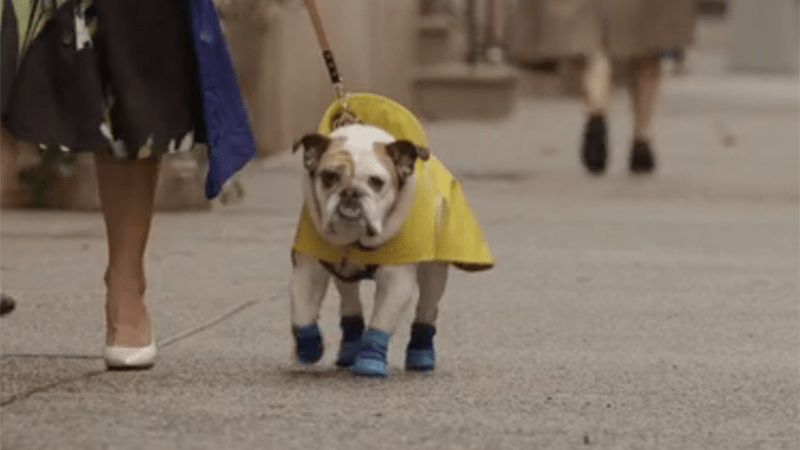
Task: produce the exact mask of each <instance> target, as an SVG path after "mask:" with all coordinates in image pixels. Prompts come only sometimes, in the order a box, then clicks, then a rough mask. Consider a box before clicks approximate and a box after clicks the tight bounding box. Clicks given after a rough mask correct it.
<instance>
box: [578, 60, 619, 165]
mask: <svg viewBox="0 0 800 450" xmlns="http://www.w3.org/2000/svg"><path fill="white" fill-rule="evenodd" d="M611 76H612V70H611V61H610V60H609V58H608V56H607V55H606V54H605V53H604V52H602V51H597V52H595V53H593V54H591V55H589V57H588V58H587V59H586V61H585V62H584V66H583V88H584V96H585V99H586V109H587V115H588V118H587V122H586V127H585V129H584V133H583V150H582V153H581V160H582V161H583V165H584V167H586V170H588V171H589V172H590V173H593V174H600V173H602V172H603V171H605V168H606V160H607V159H608V136H607V135H608V132H607V131H606V112H607V111H608V104H609V100H610V98H611Z"/></svg>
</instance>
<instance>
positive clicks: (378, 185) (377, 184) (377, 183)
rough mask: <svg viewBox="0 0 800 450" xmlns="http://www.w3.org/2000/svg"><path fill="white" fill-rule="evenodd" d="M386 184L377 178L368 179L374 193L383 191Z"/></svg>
mask: <svg viewBox="0 0 800 450" xmlns="http://www.w3.org/2000/svg"><path fill="white" fill-rule="evenodd" d="M385 184H386V182H385V181H383V180H382V179H381V178H378V177H369V186H370V187H371V188H372V189H374V190H375V191H376V192H380V190H381V189H383V186H384V185H385Z"/></svg>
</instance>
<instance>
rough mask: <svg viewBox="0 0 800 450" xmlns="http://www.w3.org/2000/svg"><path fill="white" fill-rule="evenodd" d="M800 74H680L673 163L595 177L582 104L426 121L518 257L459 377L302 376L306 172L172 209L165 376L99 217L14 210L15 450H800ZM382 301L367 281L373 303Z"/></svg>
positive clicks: (6, 414) (470, 344) (281, 171)
mask: <svg viewBox="0 0 800 450" xmlns="http://www.w3.org/2000/svg"><path fill="white" fill-rule="evenodd" d="M798 100H799V98H798V80H797V78H782V77H759V76H733V75H724V74H720V73H718V72H713V71H709V72H708V73H706V72H703V71H699V72H696V73H694V74H693V75H690V76H688V77H685V78H679V79H673V80H669V81H668V84H667V85H666V88H665V92H664V94H663V103H662V104H661V107H660V110H659V113H658V118H657V127H656V128H657V141H656V143H657V145H656V147H657V151H658V163H659V171H658V173H657V174H656V175H655V176H653V177H647V178H634V177H631V176H629V175H628V174H627V173H626V172H625V165H626V161H627V151H628V147H629V145H630V143H629V136H630V130H631V126H630V114H629V112H628V108H627V99H626V98H625V96H624V95H619V96H617V100H616V102H615V104H614V107H613V109H612V114H611V120H610V123H611V139H612V143H613V151H612V160H611V161H612V164H611V168H610V170H609V173H608V174H607V175H606V176H605V177H602V178H592V177H588V176H587V175H585V174H584V173H583V171H582V169H581V167H580V166H579V159H578V152H577V148H578V144H579V137H580V131H581V129H582V125H583V123H582V122H583V117H582V112H581V106H580V104H579V103H578V102H576V101H574V100H553V99H550V100H528V101H525V102H524V103H523V104H522V105H521V106H520V108H519V110H518V112H517V113H516V114H515V115H514V116H513V117H512V118H510V119H509V120H506V121H503V122H499V123H477V124H475V123H440V124H431V125H430V126H429V127H428V131H429V134H430V139H431V142H432V147H433V149H434V151H435V152H436V153H437V155H438V156H439V157H440V158H441V159H442V160H443V161H444V162H445V163H446V164H447V165H448V166H449V167H450V168H451V169H452V170H453V172H455V173H456V174H457V175H458V176H459V177H460V178H461V179H462V181H463V184H464V189H465V192H466V194H467V196H468V199H469V201H470V202H471V204H472V206H473V208H474V210H475V212H476V214H477V215H478V217H479V219H480V221H481V223H482V224H483V226H484V229H485V232H486V234H487V237H488V239H489V240H490V242H491V243H492V245H493V250H494V252H495V255H496V257H497V259H498V265H497V267H496V269H495V270H493V271H491V272H488V273H485V274H477V275H469V274H464V273H460V272H454V273H453V275H452V276H451V282H450V285H449V288H448V291H447V294H446V296H445V300H444V304H443V311H442V314H441V320H440V333H439V335H438V336H437V345H438V350H439V369H438V370H437V371H436V372H435V373H433V374H427V375H419V374H406V373H404V372H403V371H402V368H401V367H402V358H403V351H402V350H403V347H404V344H405V341H406V337H407V331H406V327H407V325H408V323H409V320H410V319H409V318H407V319H406V321H405V322H404V325H403V327H402V329H401V330H400V331H399V332H398V333H397V335H396V336H395V339H394V340H393V342H392V346H391V347H390V355H389V358H390V364H391V366H392V369H391V375H390V377H389V378H388V379H386V380H384V381H375V380H364V379H356V378H353V377H351V376H349V375H347V374H345V373H341V372H338V371H336V370H334V368H333V364H332V363H333V357H334V354H333V353H334V349H335V346H336V342H337V339H338V336H339V334H338V330H337V328H336V323H337V319H336V317H335V313H336V301H335V299H333V298H329V300H328V301H327V303H326V306H325V308H324V313H323V320H322V327H323V330H324V331H325V332H326V333H327V334H326V344H327V346H328V349H329V351H328V352H327V354H326V356H325V359H324V363H323V364H322V365H321V366H320V367H318V368H314V369H300V368H297V367H295V366H294V365H293V364H292V362H291V349H292V342H291V336H290V333H289V323H288V296H287V292H286V288H287V282H288V276H289V273H290V267H289V258H288V249H289V245H290V242H291V237H292V233H293V231H294V226H295V221H296V218H297V213H298V210H299V198H300V195H299V185H298V180H299V178H298V176H299V173H300V172H299V170H300V169H299V167H300V162H299V160H298V159H297V158H295V157H291V156H288V155H287V156H281V157H278V158H276V159H274V160H271V161H268V162H258V163H254V164H253V165H252V166H250V167H249V168H248V170H247V171H246V173H245V174H244V175H243V183H244V185H245V188H246V189H247V194H246V198H245V200H244V202H242V203H240V204H237V205H233V206H229V207H217V208H216V209H215V210H214V211H213V212H210V213H185V214H160V215H158V216H157V218H156V221H155V226H154V229H153V236H152V241H151V244H150V254H149V259H148V273H149V302H150V307H151V310H152V313H153V316H154V320H155V324H156V331H157V337H158V340H159V342H160V343H161V352H160V359H159V361H158V363H157V365H156V367H155V368H154V369H153V370H152V371H149V372H143V373H106V372H104V371H103V364H102V361H101V359H99V355H100V352H101V344H102V342H103V338H104V332H103V326H104V325H103V320H102V319H103V300H102V299H103V290H102V284H101V279H100V275H101V273H102V269H103V264H104V257H105V248H104V240H103V227H102V223H101V219H100V216H99V215H97V214H76V213H64V212H44V211H40V212H37V211H3V213H2V223H1V225H2V234H1V235H0V237H1V238H2V239H1V240H0V244H2V272H1V274H2V282H3V290H5V291H7V292H9V293H10V294H12V295H16V296H17V297H18V299H19V305H18V308H17V310H16V311H15V312H14V313H12V314H11V315H9V316H7V317H4V318H3V319H2V322H1V323H0V326H1V327H2V329H1V330H0V338H1V339H2V340H1V341H0V349H2V359H0V390H1V392H0V394H1V397H2V400H1V401H2V405H1V406H2V410H1V411H0V419H1V420H2V423H0V431H1V433H0V446H1V447H2V448H3V449H51V448H57V449H82V450H83V449H221V448H225V449H255V448H265V449H307V448H325V449H339V448H341V449H344V448H358V449H362V448H363V449H411V448H414V449H428V448H429V449H576V448H587V449H588V448H595V449H625V448H631V449H634V448H636V449H640V448H647V449H680V450H684V449H798V448H800V444H799V442H798V441H799V440H800V426H799V425H798V419H800V412H799V411H798V405H799V404H800V389H798V373H799V372H798V370H799V369H800V359H799V358H798V357H799V356H800V352H799V351H798V350H800V341H799V340H798V329H799V327H798V325H799V322H800V320H798V319H799V318H798V295H799V293H800V287H799V286H798V269H799V268H800V267H799V266H798V252H799V250H798V248H799V245H800V244H799V242H798V213H799V211H798V201H799V200H800V194H799V193H798V169H800V165H799V164H798V150H799V149H800V142H799V139H800V138H799V137H798V119H800V109H799V108H798ZM367 290H369V288H367Z"/></svg>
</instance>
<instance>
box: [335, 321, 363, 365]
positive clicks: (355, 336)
mask: <svg viewBox="0 0 800 450" xmlns="http://www.w3.org/2000/svg"><path fill="white" fill-rule="evenodd" d="M339 326H340V327H341V328H342V342H341V344H339V356H338V357H337V358H336V365H337V366H339V367H350V366H352V365H353V364H355V362H356V354H358V344H359V342H360V341H361V335H362V334H364V318H363V317H361V316H346V317H342V319H341V320H340V321H339Z"/></svg>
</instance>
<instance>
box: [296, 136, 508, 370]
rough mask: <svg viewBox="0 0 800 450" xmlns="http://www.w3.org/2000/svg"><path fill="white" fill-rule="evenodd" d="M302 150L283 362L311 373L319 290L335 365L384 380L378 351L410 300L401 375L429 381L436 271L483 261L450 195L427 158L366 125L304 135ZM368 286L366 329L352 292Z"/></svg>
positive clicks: (439, 289) (317, 340)
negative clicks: (331, 296) (333, 328)
mask: <svg viewBox="0 0 800 450" xmlns="http://www.w3.org/2000/svg"><path fill="white" fill-rule="evenodd" d="M300 149H302V153H303V165H304V169H305V170H304V172H303V179H302V191H303V198H304V206H303V212H302V214H301V219H300V223H299V226H298V231H297V235H296V238H295V243H294V246H293V248H292V264H293V272H292V278H291V285H290V297H291V323H292V332H293V335H294V338H295V356H296V359H297V361H298V362H299V363H300V364H314V363H316V362H318V361H319V360H320V359H321V358H322V356H323V352H324V348H323V340H322V333H321V331H320V328H319V326H318V324H317V322H318V319H319V314H320V308H321V305H322V301H323V298H324V297H325V294H326V292H327V288H328V284H329V282H330V280H331V279H333V282H334V284H335V286H336V289H337V291H338V293H339V295H340V296H341V303H340V313H341V317H340V326H341V329H342V339H341V343H340V345H339V349H338V355H337V359H336V365H337V366H339V367H342V368H349V369H350V370H352V371H353V372H354V373H355V374H358V375H367V376H379V377H381V376H385V375H386V374H387V369H388V363H387V351H388V346H389V341H390V339H391V336H392V334H393V332H394V331H395V329H396V327H397V326H398V324H399V321H400V320H401V318H402V315H403V313H404V311H406V309H407V308H408V307H409V306H410V303H411V302H412V301H413V300H414V298H415V297H416V298H418V300H417V304H416V309H415V313H414V320H413V323H412V326H411V336H410V340H409V342H408V345H407V347H406V355H405V368H406V369H407V370H415V371H429V370H433V369H434V368H435V365H436V355H435V349H434V345H433V338H434V335H435V334H436V319H437V315H438V311H439V302H440V300H441V298H442V296H443V294H444V291H445V285H446V282H447V276H448V267H449V265H451V264H455V265H457V266H458V267H460V268H462V269H465V270H483V269H486V268H489V267H491V265H492V264H493V260H492V257H491V254H490V252H489V250H488V246H487V245H486V243H485V242H484V240H483V236H482V233H481V231H480V229H479V228H478V226H477V222H476V221H475V220H474V217H473V216H472V215H471V212H470V211H469V208H468V207H467V206H466V203H465V201H464V200H463V197H462V196H461V190H460V186H459V185H458V184H457V182H455V181H454V179H453V178H452V176H451V175H450V174H449V172H447V171H446V169H444V167H443V166H441V164H440V163H439V162H438V161H437V160H436V158H435V157H434V156H433V155H431V153H430V151H429V150H428V149H427V148H426V147H424V146H421V145H418V144H415V143H414V142H411V141H410V140H404V139H396V138H395V137H394V136H392V135H391V134H389V133H388V132H386V131H384V130H383V129H380V128H377V127H375V126H371V125H365V124H361V123H352V124H347V125H344V126H341V127H338V128H336V129H334V130H333V131H332V132H331V133H330V134H329V135H324V134H319V133H315V134H308V135H306V136H304V137H302V139H300V140H299V141H298V142H297V143H296V144H295V145H294V151H295V152H296V151H298V150H300ZM367 279H370V280H374V281H375V283H376V293H375V298H374V306H373V311H372V315H371V317H370V319H369V322H368V323H366V321H365V319H364V314H363V309H362V303H361V298H360V288H359V283H360V282H361V281H364V280H367Z"/></svg>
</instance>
